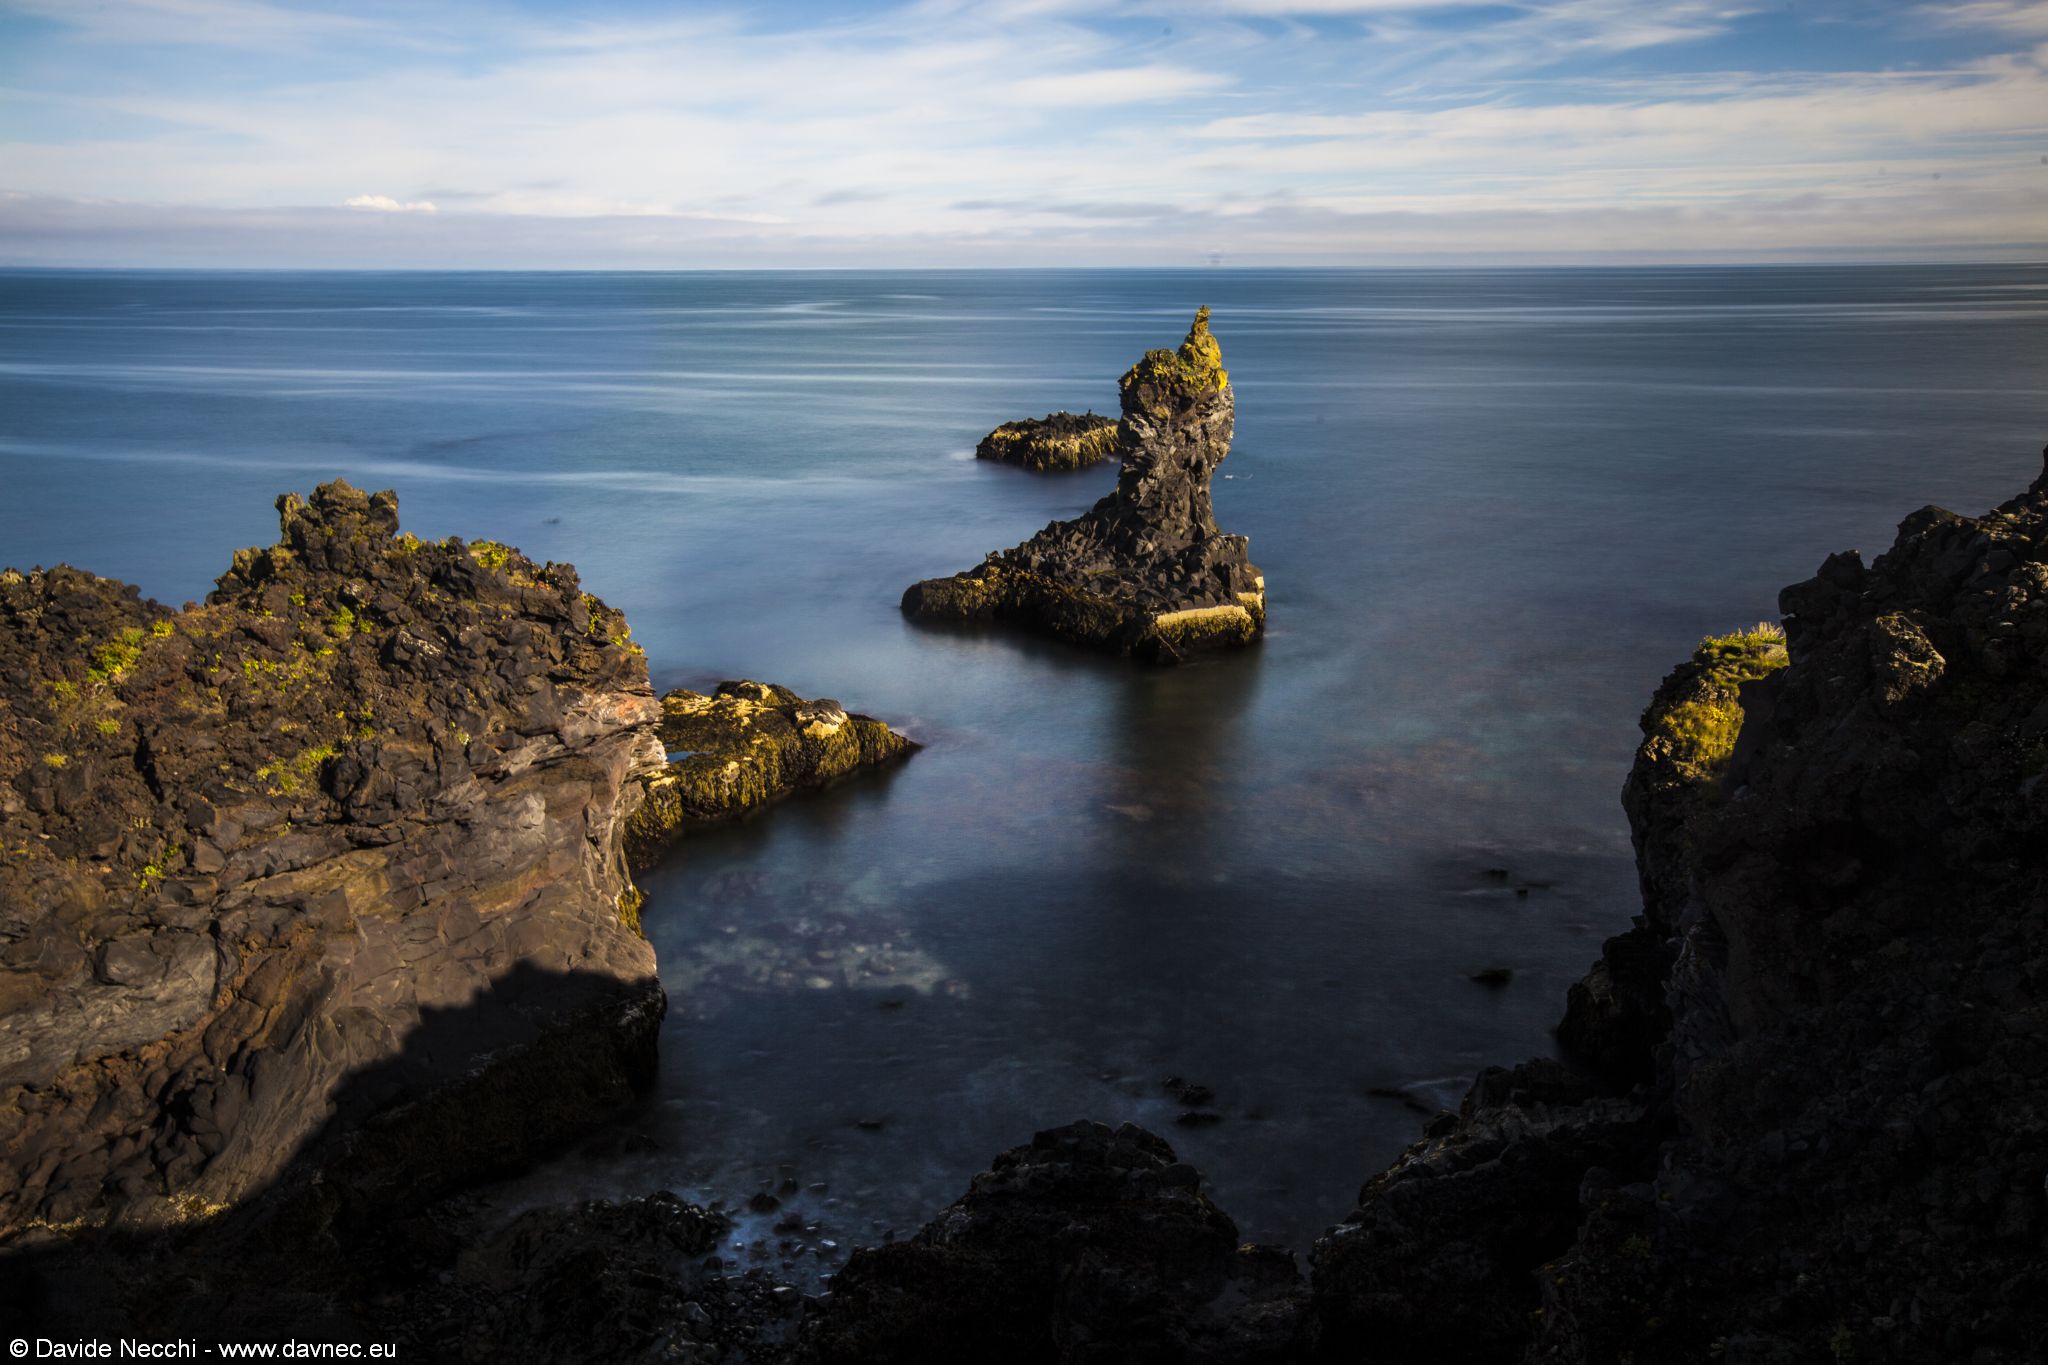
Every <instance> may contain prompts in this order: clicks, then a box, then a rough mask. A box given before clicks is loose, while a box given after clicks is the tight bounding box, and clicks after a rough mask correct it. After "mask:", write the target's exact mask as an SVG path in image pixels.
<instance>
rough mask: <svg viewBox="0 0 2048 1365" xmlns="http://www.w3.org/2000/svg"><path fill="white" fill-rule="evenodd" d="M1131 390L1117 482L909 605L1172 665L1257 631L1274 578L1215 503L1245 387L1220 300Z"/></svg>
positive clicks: (1130, 381) (910, 597)
mask: <svg viewBox="0 0 2048 1365" xmlns="http://www.w3.org/2000/svg"><path fill="white" fill-rule="evenodd" d="M1119 396H1120V401H1121V404H1122V408H1123V417H1122V420H1121V421H1120V422H1119V423H1118V425H1117V454H1118V456H1119V458H1120V460H1121V464H1120V466H1119V469H1118V473H1117V484H1116V489H1115V491H1113V492H1111V493H1109V494H1108V495H1107V496H1105V497H1104V498H1103V499H1102V500H1101V501H1100V502H1098V503H1096V504H1095V506H1094V507H1093V508H1091V509H1090V510H1089V511H1088V512H1086V513H1085V514H1083V515H1082V516H1080V517H1077V518H1075V519H1074V520H1072V521H1056V522H1053V523H1052V524H1051V525H1049V526H1047V527H1046V528H1045V529H1044V530H1043V531H1040V532H1039V533H1038V534H1037V535H1035V536H1033V537H1032V538H1031V539H1030V540H1027V541H1025V542H1024V543H1023V544H1022V545H1019V546H1016V547H1015V548H1013V549H1009V550H1004V551H1002V552H1001V553H999V554H992V555H990V556H989V557H988V559H987V561H986V562H984V563H983V564H982V565H981V566H980V567H978V568H974V569H970V570H967V571H966V572H964V573H959V574H955V575H954V576H953V577H951V578H934V579H927V580H926V581H924V582H922V583H917V584H913V585H912V586H911V588H910V589H909V591H907V592H906V593H904V595H903V609H904V611H906V612H908V613H909V614H911V615H913V616H918V617H923V618H925V619H928V620H944V621H973V620H999V621H1009V622H1014V623H1016V624H1019V625H1023V626H1027V627H1030V628H1032V629H1036V630H1041V631H1045V632H1047V633H1049V634H1052V635H1057V636H1060V637H1061V638H1063V639H1069V640H1073V641H1075V642H1077V643H1080V644H1086V645H1091V646H1094V647H1096V648H1101V649H1107V650H1110V651H1112V652H1115V653H1119V654H1130V655H1135V656H1137V657H1139V658H1143V659H1148V660H1155V661H1159V662H1167V663H1171V662H1177V661H1179V660H1181V659H1184V658H1187V657H1188V656H1190V655H1193V654H1198V653H1201V652H1203V651H1205V650H1212V649H1219V648H1228V647H1232V646H1238V645H1244V644H1249V643H1250V642H1252V641H1253V640H1255V639H1257V638H1258V636H1259V634H1260V632H1262V631H1263V630H1264V629H1265V623H1266V593H1265V587H1266V580H1265V578H1264V577H1263V576H1261V575H1260V573H1259V571H1258V570H1257V569H1256V568H1255V567H1253V565H1252V563H1251V560H1250V558H1249V556H1248V553H1247V543H1246V541H1245V538H1244V537H1243V536H1233V535H1226V534H1224V533H1223V532H1222V531H1220V530H1219V529H1217V526H1216V518H1215V515H1214V513H1213V512H1212V510H1211V508H1210V500H1209V483H1210V480H1211V479H1212V478H1213V477H1214V476H1215V473H1216V467H1217V466H1218V465H1219V464H1221V463H1222V462H1223V458H1224V456H1225V455H1227V454H1229V453H1230V440H1231V436H1232V433H1233V430H1234V426H1235V420H1236V398H1235V396H1234V395H1233V394H1232V392H1231V388H1230V375H1229V372H1228V371H1226V370H1225V369H1224V368H1223V352H1222V349H1221V348H1220V347H1219V346H1218V345H1217V343H1216V338H1215V337H1214V336H1212V335H1211V334H1210V332H1209V310H1208V309H1206V308H1204V309H1203V310H1202V311H1201V312H1200V313H1198V314H1197V315H1196V317H1195V322H1194V326H1193V327H1191V328H1190V329H1189V330H1188V335H1187V339H1186V340H1185V341H1183V342H1182V343H1181V346H1180V349H1179V350H1178V351H1148V352H1146V353H1145V355H1144V356H1143V358H1141V359H1140V360H1139V361H1138V363H1137V364H1136V365H1133V366H1132V367H1131V368H1130V370H1129V371H1128V372H1127V373H1125V375H1124V377H1123V380H1122V382H1121V384H1120V386H1119Z"/></svg>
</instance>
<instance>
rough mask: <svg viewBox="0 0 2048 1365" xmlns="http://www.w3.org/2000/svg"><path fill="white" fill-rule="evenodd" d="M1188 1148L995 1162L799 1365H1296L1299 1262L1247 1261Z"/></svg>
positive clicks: (1088, 1135)
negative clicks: (964, 1363) (1281, 1364)
mask: <svg viewBox="0 0 2048 1365" xmlns="http://www.w3.org/2000/svg"><path fill="white" fill-rule="evenodd" d="M1200 1186H1201V1178H1200V1177H1199V1176H1198V1175H1197V1174H1196V1173H1195V1170H1194V1168H1193V1167H1191V1166H1187V1165H1185V1164H1183V1163H1181V1162H1179V1161H1177V1160H1175V1158H1174V1154H1173V1149H1172V1148H1171V1147H1169V1146H1168V1145H1167V1144H1166V1143H1165V1142H1164V1141H1163V1140H1161V1139H1160V1138H1158V1137H1155V1136H1154V1135H1152V1134H1151V1133H1148V1132H1146V1131H1144V1130H1143V1129H1141V1128H1137V1127H1134V1126H1132V1125H1130V1124H1126V1125H1124V1126H1123V1127H1122V1128H1119V1129H1116V1130H1115V1131H1113V1132H1112V1131H1111V1130H1110V1129H1109V1128H1108V1127H1107V1126H1106V1125H1104V1124H1100V1123H1075V1124H1069V1125H1068V1126H1067V1127H1065V1128H1055V1129H1052V1130H1050V1131H1048V1132H1043V1133H1040V1134H1038V1135H1037V1136H1036V1137H1035V1138H1033V1139H1032V1140H1031V1143H1030V1144H1029V1145H1028V1146H1024V1147H1017V1148H1014V1149H1012V1150H1010V1151H1008V1152H1005V1153H1003V1154H1002V1155H1001V1156H998V1157H997V1158H996V1159H995V1163H994V1165H993V1166H992V1167H991V1168H990V1169H989V1170H987V1171H985V1172H983V1173H982V1174H981V1175H978V1176H976V1177H975V1178H974V1183H973V1185H972V1187H971V1188H970V1189H969V1190H968V1192H967V1194H966V1195H965V1196H963V1197H962V1198H961V1199H959V1200H958V1201H956V1202H955V1203H954V1204H953V1205H952V1206H951V1207H950V1208H948V1209H947V1210H946V1211H945V1212H943V1213H941V1214H940V1215H939V1216H938V1217H937V1218H935V1219H933V1220H932V1221H931V1222H930V1223H928V1224H927V1225H926V1226H925V1227H924V1229H923V1230H922V1231H920V1232H918V1233H917V1234H916V1235H915V1236H914V1237H912V1238H910V1239H909V1240H908V1241H903V1242H894V1243H891V1244H889V1245H886V1246H881V1247H875V1248H871V1249H868V1250H865V1251H860V1252H856V1253H855V1254H854V1255H853V1257H852V1258H851V1259H849V1260H848V1261H847V1263H846V1268H845V1269H843V1270H842V1271H840V1272H839V1274H838V1275H837V1276H836V1277H834V1281H833V1291H832V1298H831V1300H830V1302H829V1303H828V1304H827V1305H826V1307H825V1308H824V1310H823V1311H822V1312H821V1313H820V1314H819V1315H818V1316H817V1317H816V1318H815V1319H813V1320H812V1321H810V1322H808V1323H806V1324H805V1328H804V1334H803V1337H802V1339H801V1349H800V1350H799V1352H798V1355H797V1359H799V1360H801V1361H804V1362H806V1363H807V1365H812V1363H815V1365H828V1363H831V1365H854V1362H863V1361H874V1362H882V1361H889V1362H899V1363H900V1365H910V1363H911V1362H920V1361H931V1362H934V1365H937V1363H938V1362H952V1361H961V1360H974V1361H985V1362H989V1365H1005V1363H1007V1362H1015V1363H1016V1365H1026V1363H1027V1362H1028V1363H1029V1365H1045V1362H1082V1361H1130V1362H1158V1365H1168V1362H1174V1363H1176V1365H1178V1363H1179V1362H1221V1361H1231V1362H1247V1363H1249V1362H1254V1361H1273V1362H1278V1361H1285V1360H1292V1359H1295V1358H1297V1354H1296V1353H1297V1352H1298V1350H1299V1348H1300V1343H1299V1341H1298V1339H1297V1336H1298V1332H1299V1329H1300V1325H1301V1313H1300V1297H1301V1279H1300V1275H1299V1273H1298V1272H1297V1271H1296V1270H1295V1267H1294V1258H1293V1257H1292V1256H1291V1255H1289V1254H1288V1253H1286V1252H1283V1251H1276V1250H1273V1249H1272V1248H1269V1247H1253V1246H1245V1247H1240V1246H1239V1245H1238V1241H1237V1228H1236V1226H1235V1225H1234V1224H1233V1223H1232V1222H1231V1221H1230V1219H1229V1218H1228V1217H1227V1216H1226V1215H1225V1214H1224V1213H1223V1211H1222V1210H1220V1209H1218V1208H1217V1207H1216V1206H1215V1204H1213V1203H1212V1202H1210V1200H1209V1198H1208V1196H1206V1195H1204V1194H1203V1193H1202V1192H1201V1188H1200Z"/></svg>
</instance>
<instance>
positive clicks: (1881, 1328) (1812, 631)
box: [1313, 475, 2048, 1362]
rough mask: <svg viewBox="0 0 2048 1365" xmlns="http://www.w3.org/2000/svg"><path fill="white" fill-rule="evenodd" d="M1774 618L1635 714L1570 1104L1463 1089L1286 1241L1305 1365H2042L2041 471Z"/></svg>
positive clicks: (2044, 704) (1840, 561)
mask: <svg viewBox="0 0 2048 1365" xmlns="http://www.w3.org/2000/svg"><path fill="white" fill-rule="evenodd" d="M1780 606H1781V608H1782V609H1783V611H1784V612H1785V633H1784V636H1783V637H1782V638H1781V637H1780V636H1779V635H1778V633H1777V632H1776V631H1775V630H1769V629H1766V630H1759V631H1751V632H1745V633H1743V634H1740V635H1736V636H1729V637H1723V638H1719V639H1713V640H1709V641H1707V642H1705V644H1703V645H1702V647H1701V649H1700V650H1699V651H1698V652H1697V653H1696V654H1695V655H1694V657H1693V658H1692V659H1691V660H1689V661H1687V662H1686V663H1685V664H1682V665H1681V666H1680V667H1679V668H1678V669H1677V670H1675V671H1674V672H1673V673H1672V674H1671V676H1670V677H1669V678H1667V679H1666V680H1665V682H1664V685H1663V686H1662V687H1660V688H1659V689H1658V692H1657V696H1656V698H1655V700H1654V701H1653V703H1652V705H1651V707H1650V709H1649V710H1648V711H1647V712H1646V713H1645V715H1644V718H1643V730H1644V743H1643V745H1642V747H1641V749H1640V750H1638V752H1637V756H1636V762H1635V767H1634V769H1633V771H1632V772H1631V774H1630V776H1629V780H1628V785H1627V788H1626V790H1625V793H1624V805H1625V807H1626V809H1627V811H1628V815H1629V821H1630V826H1631V829H1632V831H1633V834H1634V837H1635V841H1636V848H1637V855H1638V868H1639V871H1640V873H1641V878H1642V884H1643V896H1644V913H1643V915H1642V916H1641V918H1640V919H1639V920H1638V922H1637V925H1636V927H1635V928H1634V929H1632V930H1631V931H1629V932H1628V933H1626V934H1623V935H1621V936H1620V937H1618V938H1616V939H1614V940H1612V941H1610V942H1609V943H1608V945H1607V948H1606V951H1605V954H1604V955H1603V958H1602V961H1601V963H1600V964H1599V965H1598V966H1597V967H1596V968H1595V969H1594V972H1593V973H1592V974H1591V975H1589V977H1588V978H1587V980H1586V981H1585V982H1584V983H1582V984H1581V986H1580V987H1578V988H1576V989H1575V990H1574V992H1573V995H1572V1000H1571V1004H1570V1012H1569V1014H1568V1016H1567V1021H1566V1026H1565V1028H1564V1029H1563V1030H1562V1032H1563V1034H1564V1036H1565V1040H1566V1041H1567V1043H1568V1044H1570V1045H1571V1049H1572V1051H1573V1052H1575V1053H1576V1054H1578V1055H1579V1056H1581V1057H1583V1058H1584V1059H1585V1060H1586V1061H1587V1062H1589V1063H1590V1064H1591V1066H1590V1072H1589V1074H1588V1075H1586V1076H1584V1077H1582V1078H1579V1079H1573V1078H1570V1077H1564V1076H1561V1075H1560V1073H1559V1072H1558V1071H1557V1069H1556V1067H1555V1065H1554V1064H1551V1063H1531V1064H1528V1065H1525V1066H1524V1067H1521V1068H1518V1069H1517V1070H1516V1071H1514V1072H1493V1073H1489V1074H1488V1075H1485V1076H1482V1077H1481V1078H1480V1081H1479V1083H1478V1084H1477V1085H1475V1087H1474V1089H1473V1092H1472V1095H1471V1096H1470V1097H1469V1098H1468V1099H1467V1100H1466V1102H1465V1106H1464V1108H1463V1110H1462V1111H1461V1113H1460V1114H1459V1115H1458V1117H1457V1118H1456V1119H1455V1120H1446V1121H1443V1122H1441V1123H1439V1124H1437V1125H1433V1126H1432V1127H1431V1129H1430V1130H1429V1137H1428V1138H1427V1139H1426V1140H1425V1141H1424V1142H1423V1143H1421V1144H1419V1145H1418V1146H1417V1147H1415V1148H1413V1149H1411V1150H1410V1152H1409V1153H1408V1154H1407V1155H1406V1156H1404V1157H1403V1158H1402V1159H1401V1161H1400V1162H1398V1163H1396V1165H1395V1166H1394V1167H1393V1168H1392V1169H1391V1170H1390V1171H1388V1172H1387V1173H1386V1174H1384V1175H1382V1176H1379V1177H1376V1178H1375V1179H1374V1180H1373V1181H1372V1182H1370V1183H1369V1184H1368V1185H1367V1186H1366V1187H1365V1190H1364V1191H1363V1192H1362V1195H1361V1198H1360V1203H1359V1207H1358V1209H1357V1210H1356V1211H1355V1212H1354V1213H1353V1214H1352V1215H1351V1216H1350V1218H1348V1219H1347V1220H1346V1223H1345V1225H1344V1226H1343V1227H1342V1228H1340V1229H1339V1230H1337V1231H1336V1232H1335V1233H1333V1234H1332V1235H1331V1236H1330V1237H1328V1238H1326V1239H1324V1240H1323V1241H1321V1242H1319V1243H1318V1245H1317V1247H1316V1252H1315V1257H1314V1272H1313V1282H1314V1293H1315V1304H1316V1319H1317V1326H1318V1329H1319V1331H1320V1335H1321V1344H1322V1349H1323V1352H1324V1354H1325V1355H1326V1356H1333V1357H1334V1358H1351V1357H1353V1356H1355V1355H1359V1354H1365V1353H1368V1352H1369V1353H1371V1354H1372V1357H1373V1358H1375V1359H1383V1360H1389V1361H1424V1360H1430V1361H1434V1360H1440V1359H1445V1358H1450V1357H1455V1358H1459V1359H1470V1360H1500V1361H1512V1360H1525V1361H1543V1362H1552V1361H1556V1362H1564V1361H1598V1360H1617V1359H1623V1358H1634V1359H1637V1360H1670V1361H1701V1362H1705V1361H1709V1360H1720V1361H1733V1360H1744V1361H1759V1362H1762V1361H1769V1362H1777V1361H1785V1362H1791V1361H1805V1360H1830V1359H1832V1360H1901V1361H1904V1360H1915V1361H1918V1360H1965V1359H1967V1360H1972V1361H1982V1362H2000V1361H2021V1360H2029V1359H2034V1358H2036V1356H2037V1355H2038V1351H2039V1343H2040V1342H2041V1341H2042V1340H2043V1339H2044V1337H2048V1262H2044V1260H2043V1259H2042V1257H2041V1254H2040V1252H2041V1246H2042V1239H2043V1237H2044V1235H2048V1189H2044V1186H2043V1180H2042V1172H2043V1171H2048V1045H2044V1043H2043V1039H2044V1038H2048V892H2044V889H2043V888H2044V878H2043V861H2044V857H2048V800H2044V797H2048V782H2044V780H2043V773H2044V771H2048V475H2044V476H2043V478H2042V479H2040V480H2037V481H2036V482H2035V484H2034V485H2033V486H2032V488H2030V489H2029V490H2028V492H2027V493H2026V494H2025V495H2023V496H2021V497H2019V498H2017V499H2015V500H2013V501H2011V502H2008V503H2006V504H2005V505H2003V506H2002V507H1999V508H1998V509H1996V510H1995V511H1993V512H1990V513H1988V514H1986V515H1985V516H1982V517H1974V518H1971V517H1961V516H1957V515H1955V514H1953V513H1950V512H1946V511H1943V510H1941V509H1939V508H1926V509H1923V510H1922V511H1919V512H1916V513H1914V514H1913V515H1912V516H1910V517H1908V518H1907V519H1906V520H1905V521H1904V522H1903V523H1901V525H1900V528H1899V536H1898V540H1897V542H1896V543H1895V544H1894V545H1893V546H1892V548H1891V549H1890V551H1888V552H1887V553H1886V554H1884V555H1883V556H1882V557H1880V558H1879V559H1878V560H1877V562H1876V563H1875V564H1872V565H1869V566H1867V567H1866V566H1865V565H1864V563H1863V562H1862V560H1861V558H1860V557H1858V556H1856V555H1853V554H1843V555H1836V556H1833V557H1831V558H1830V559H1829V560H1828V561H1827V562H1826V563H1825V564H1823V565H1822V567H1821V570H1820V572H1819V573H1818V574H1817V575H1816V576H1815V577H1814V578H1812V579H1810V580H1808V581H1806V582H1804V583H1799V584H1796V585H1794V586H1792V587H1790V588H1787V589H1786V590H1785V592H1784V593H1783V594H1782V596H1781V598H1780ZM1447 1327H1449V1328H1451V1329H1453V1330H1454V1331H1455V1334H1456V1336H1455V1339H1452V1340H1449V1341H1447V1339H1446V1337H1445V1336H1444V1335H1443V1333H1444V1331H1445V1330H1446V1328H1447Z"/></svg>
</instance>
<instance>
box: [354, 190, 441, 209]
mask: <svg viewBox="0 0 2048 1365" xmlns="http://www.w3.org/2000/svg"><path fill="white" fill-rule="evenodd" d="M342 203H343V205H344V206H345V207H348V208H352V209H369V210H370V211H372V212H373V213H438V212H440V210H439V209H437V208H435V207H434V205H433V202H432V201H431V200H426V199H416V200H414V201H413V202H411V203H409V204H405V203H400V202H399V201H398V200H396V199H393V198H392V197H391V196H390V195H388V194H359V195H357V196H356V197H355V198H353V199H345V200H343V201H342Z"/></svg>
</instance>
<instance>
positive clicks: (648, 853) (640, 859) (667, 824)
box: [626, 682, 918, 866]
mask: <svg viewBox="0 0 2048 1365" xmlns="http://www.w3.org/2000/svg"><path fill="white" fill-rule="evenodd" d="M661 740H662V745H663V749H664V751H665V753H666V754H667V756H668V762H667V763H666V764H664V765H663V767H662V769H661V770H660V771H659V772H657V773H655V774H654V775H652V776H650V777H648V778H647V779H645V782H644V784H643V785H644V787H645V792H646V799H645V800H644V801H643V802H642V803H641V804H640V806H639V808H638V809H637V810H635V811H634V812H633V814H632V816H631V817H630V818H629V819H628V820H627V823H626V839H627V851H628V853H629V854H630V855H631V856H632V858H633V860H634V864H635V865H636V866H643V865H645V864H646V863H648V862H651V861H653V859H654V858H655V857H657V856H658V855H659V854H660V852H661V850H662V849H664V848H666V847H667V846H668V844H669V843H670V842H671V841H673V840H674V839H675V837H676V836H677V835H678V834H680V833H681V832H682V831H683V830H684V829H686V828H687V827H688V826H690V825H692V824H702V823H706V822H709V821H714V820H729V819H732V818H734V817H736V816H741V815H745V814H747V813H749V812H751V811H755V810H758V809H760V808H761V807H762V806H765V805H768V804H769V803H771V802H774V801H779V800H781V799H782V798H783V797H785V796H788V795H790V794H791V793H793V792H797V791H804V790H808V789H811V788H814V787H822V786H825V785H826V784H827V783H830V782H834V781H836V780H838V779H839V778H841V777H844V776H846V775H847V774H849V773H851V772H854V771H855V770H856V769H859V768H864V767H874V766H877V765H879V764H883V763H888V762H891V761H893V760H895V759H898V758H903V757H905V756H907V755H908V754H910V753H911V751H912V750H914V749H916V748H917V747H918V746H917V745H916V744H915V743H914V742H912V741H911V740H908V739H905V738H904V737H903V736H902V735H899V734H897V733H896V732H895V731H893V730H891V729H890V728H889V727H888V726H887V725H885V724H884V723H882V722H881V721H879V720H876V719H875V718H874V717H872V716H862V715H856V714H854V713H852V712H849V711H847V710H846V708H845V707H843V706H841V705H840V704H839V703H838V702H836V701H833V700H832V699H831V698H829V697H827V698H821V699H819V700H817V701H805V700H804V699H803V698H802V697H799V696H798V695H797V694H796V693H794V692H792V691H790V690H789V689H788V688H786V687H777V686H774V685H773V684H770V683H757V682H724V683H720V684H719V685H718V686H717V687H716V688H715V689H713V691H712V693H711V695H710V696H708V697H707V696H705V695H703V694H702V693H700V692H691V691H688V690H686V689H682V688H678V689H677V690H675V691H673V692H670V693H669V694H667V695H666V696H664V697H663V698H662V699H661Z"/></svg>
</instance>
